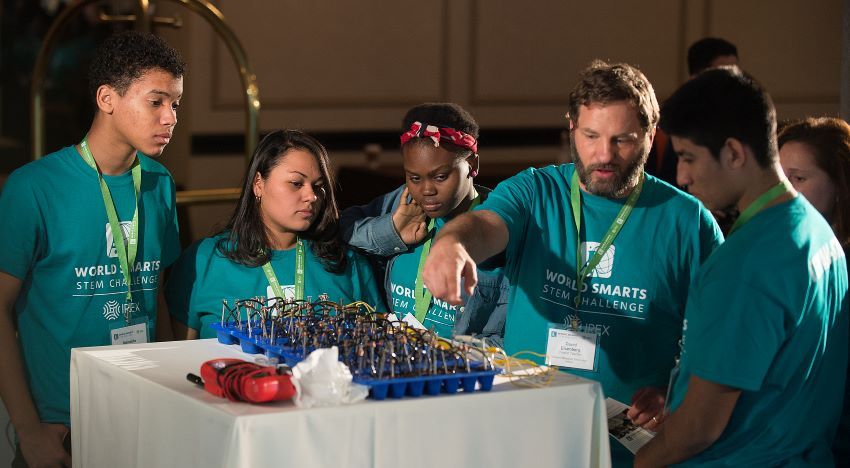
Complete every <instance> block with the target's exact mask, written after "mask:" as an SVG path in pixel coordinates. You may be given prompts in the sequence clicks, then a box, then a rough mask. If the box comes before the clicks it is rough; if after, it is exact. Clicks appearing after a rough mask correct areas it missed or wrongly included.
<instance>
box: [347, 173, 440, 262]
mask: <svg viewBox="0 0 850 468" xmlns="http://www.w3.org/2000/svg"><path fill="white" fill-rule="evenodd" d="M408 198H409V196H408V191H407V187H406V186H402V187H399V188H398V189H396V190H394V191H392V192H390V193H387V194H385V195H382V196H380V197H378V198H376V199H374V200H372V201H371V202H370V203H369V204H367V205H362V206H354V207H351V208H347V209H345V210H344V211H343V212H342V214H341V215H340V219H339V224H340V231H341V233H342V238H343V240H344V241H345V242H346V243H347V244H348V245H350V246H352V247H355V248H357V249H360V250H362V251H364V252H368V253H370V254H374V255H380V256H384V257H387V256H391V255H396V254H398V253H400V252H404V251H406V250H407V248H408V246H409V245H414V244H417V243H419V242H420V241H422V240H423V239H425V236H426V235H427V234H428V225H427V219H426V216H425V211H424V210H422V207H420V206H419V204H418V203H416V201H415V200H413V199H411V200H409V201H408Z"/></svg>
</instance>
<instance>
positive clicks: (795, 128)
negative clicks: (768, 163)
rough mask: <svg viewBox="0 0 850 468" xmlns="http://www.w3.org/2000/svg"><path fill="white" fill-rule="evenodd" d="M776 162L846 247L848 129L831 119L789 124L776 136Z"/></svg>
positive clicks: (849, 226)
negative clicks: (778, 162)
mask: <svg viewBox="0 0 850 468" xmlns="http://www.w3.org/2000/svg"><path fill="white" fill-rule="evenodd" d="M779 160H780V163H781V164H782V169H783V170H784V171H785V175H786V176H788V180H790V181H791V185H793V186H794V188H795V189H796V190H798V191H799V192H800V193H802V194H803V196H805V197H806V199H807V200H808V201H809V203H811V204H812V205H813V206H814V207H815V208H817V210H818V211H820V212H821V214H823V216H824V217H825V218H826V220H827V221H829V222H830V224H832V229H833V230H834V231H835V237H837V238H838V240H839V242H841V245H842V246H843V247H844V250H845V251H847V249H848V247H850V125H848V124H847V122H845V121H843V120H841V119H837V118H834V117H820V118H813V117H809V118H807V119H804V120H801V121H799V122H795V123H792V124H789V125H788V126H786V127H784V128H783V129H782V130H781V131H780V132H779Z"/></svg>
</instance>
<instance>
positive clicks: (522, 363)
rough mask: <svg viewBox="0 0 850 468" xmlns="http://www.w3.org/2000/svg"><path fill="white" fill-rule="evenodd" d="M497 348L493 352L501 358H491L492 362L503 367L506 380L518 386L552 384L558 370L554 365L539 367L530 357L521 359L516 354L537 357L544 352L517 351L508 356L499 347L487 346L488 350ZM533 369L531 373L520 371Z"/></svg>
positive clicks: (545, 385) (544, 385)
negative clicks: (495, 351)
mask: <svg viewBox="0 0 850 468" xmlns="http://www.w3.org/2000/svg"><path fill="white" fill-rule="evenodd" d="M491 350H497V351H498V352H497V353H495V354H497V355H501V356H502V357H501V358H495V359H493V364H495V365H497V366H499V367H502V368H503V369H505V373H504V374H502V375H504V376H505V377H507V378H508V381H509V382H510V383H511V384H513V385H516V386H519V387H535V388H536V387H548V386H549V385H551V384H552V380H554V378H555V374H556V373H557V372H558V370H557V369H555V368H554V367H547V368H545V369H542V368H540V366H538V364H537V363H536V362H534V361H532V360H530V359H522V358H520V357H518V356H522V355H526V354H530V355H532V356H537V357H544V358H545V357H546V355H545V354H540V353H535V352H534V351H519V352H517V353H515V354H513V355H512V356H508V355H507V354H505V352H504V351H503V350H501V349H499V348H488V350H487V351H488V352H490V351H491ZM529 369H534V370H533V371H532V372H531V373H527V372H526V373H520V371H523V370H529Z"/></svg>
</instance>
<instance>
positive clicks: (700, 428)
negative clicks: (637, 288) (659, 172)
mask: <svg viewBox="0 0 850 468" xmlns="http://www.w3.org/2000/svg"><path fill="white" fill-rule="evenodd" d="M661 124H662V126H663V127H664V128H665V129H666V130H667V132H668V134H669V135H671V139H672V142H673V147H674V148H675V149H676V153H677V155H678V157H679V167H678V180H679V183H680V184H682V185H687V186H688V188H689V189H690V190H691V193H693V194H694V195H696V196H697V197H698V198H699V199H700V200H702V202H703V203H704V204H705V205H706V207H707V208H709V209H723V208H726V207H728V206H730V205H735V206H737V208H738V210H739V211H740V213H741V214H740V216H739V217H738V220H737V221H736V222H735V224H734V225H733V226H732V229H731V231H730V234H729V235H728V237H727V238H726V241H725V242H724V243H723V244H722V245H721V246H720V247H718V248H717V249H716V250H715V251H714V253H712V254H711V256H710V257H709V258H708V260H706V262H705V263H704V264H703V266H702V268H701V269H700V271H699V274H698V275H697V277H696V279H695V280H694V283H693V286H692V287H691V291H690V293H689V295H688V305H687V309H686V311H685V322H684V326H683V331H682V349H681V354H680V360H679V365H678V366H677V368H676V370H675V371H674V374H673V375H674V376H675V380H674V383H673V386H672V390H671V398H670V408H671V409H672V413H671V414H670V415H669V416H668V417H667V418H666V419H665V421H664V423H663V424H662V426H661V427H660V429H659V431H658V432H657V434H656V436H655V438H654V439H652V440H651V441H650V442H649V443H648V444H646V445H645V446H644V447H643V448H642V449H641V450H640V451H639V452H638V453H637V455H636V457H635V466H636V467H643V466H666V465H670V464H674V463H683V464H685V465H692V466H699V465H711V466H832V463H833V458H832V453H831V450H830V448H831V446H832V443H833V439H834V437H835V431H836V426H837V424H838V419H839V415H840V413H841V407H842V402H843V396H844V380H845V374H846V370H847V351H848V333H850V329H849V328H848V327H850V323H848V308H847V307H848V302H847V285H848V279H847V264H846V260H845V256H844V251H843V249H842V247H841V244H840V243H839V242H838V240H837V239H836V238H835V235H834V234H833V232H832V229H830V226H829V224H828V223H827V222H826V221H825V220H824V218H823V216H821V215H820V214H819V213H818V211H817V210H816V209H815V208H814V207H813V206H812V205H811V204H810V203H808V202H807V201H806V200H805V199H804V198H803V197H800V196H798V194H797V192H796V190H795V189H794V188H793V187H792V186H791V184H790V183H789V182H788V180H787V179H786V178H785V176H784V174H783V173H782V168H781V167H780V164H779V154H778V153H779V152H778V148H777V141H776V111H775V109H774V107H773V102H772V100H771V98H770V96H769V95H768V94H767V92H765V91H764V90H763V89H762V88H761V86H760V85H759V84H758V83H756V82H755V80H753V79H752V78H751V77H749V76H746V75H745V74H743V73H742V72H741V71H740V70H738V69H737V68H718V69H713V70H708V71H705V72H703V73H701V74H700V75H699V76H697V77H696V78H694V79H693V80H691V81H690V82H688V83H686V84H685V85H684V86H682V87H681V88H679V90H677V91H676V92H675V93H674V94H673V95H672V96H671V97H670V98H669V99H668V100H667V102H665V104H664V109H663V115H662V123H661Z"/></svg>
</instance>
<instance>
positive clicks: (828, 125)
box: [779, 117, 850, 466]
mask: <svg viewBox="0 0 850 468" xmlns="http://www.w3.org/2000/svg"><path fill="white" fill-rule="evenodd" d="M779 162H780V164H781V165H782V170H783V171H784V172H785V175H786V176H787V177H788V180H789V181H791V185H793V186H794V189H795V190H797V191H798V192H800V193H801V194H802V195H803V196H804V197H806V199H807V200H808V201H809V203H811V204H812V205H813V206H814V207H815V208H816V209H817V210H818V211H819V212H820V214H822V215H823V216H824V218H826V220H827V222H829V224H831V225H832V230H833V232H834V233H835V236H836V237H837V238H838V241H839V242H840V243H841V246H842V247H843V248H844V253H845V254H846V253H847V249H848V248H850V125H848V124H847V122H845V121H844V120H841V119H838V118H835V117H819V118H814V117H809V118H806V119H804V120H802V121H799V122H795V123H792V124H789V125H787V126H786V127H784V128H783V129H782V130H781V131H780V132H779ZM848 375H850V367H848ZM833 455H834V456H835V465H836V466H850V385H848V386H847V388H846V390H845V394H844V411H843V413H842V417H841V420H840V422H839V424H838V432H837V433H836V435H835V445H834V446H833Z"/></svg>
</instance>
